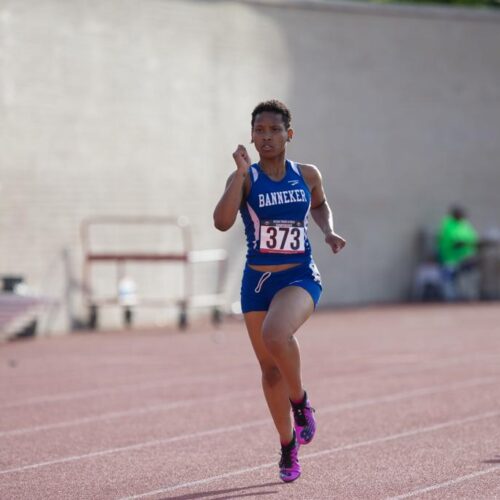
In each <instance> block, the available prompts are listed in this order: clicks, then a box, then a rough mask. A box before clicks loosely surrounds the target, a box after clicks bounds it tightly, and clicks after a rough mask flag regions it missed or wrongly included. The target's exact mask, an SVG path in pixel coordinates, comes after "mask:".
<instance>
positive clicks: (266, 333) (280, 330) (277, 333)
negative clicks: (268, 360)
mask: <svg viewBox="0 0 500 500" xmlns="http://www.w3.org/2000/svg"><path fill="white" fill-rule="evenodd" d="M292 334H293V332H292V331H290V330H289V328H287V327H286V325H284V324H278V323H275V322H269V323H264V325H263V327H262V339H263V341H264V344H265V346H266V348H267V350H268V351H269V352H270V353H272V354H279V353H280V352H281V351H283V350H285V349H287V348H288V343H289V342H290V338H291V336H292Z"/></svg>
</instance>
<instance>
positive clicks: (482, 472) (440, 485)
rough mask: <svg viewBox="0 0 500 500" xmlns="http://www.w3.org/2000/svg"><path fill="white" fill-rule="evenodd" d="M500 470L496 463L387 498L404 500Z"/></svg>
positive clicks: (388, 499)
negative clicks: (487, 467) (486, 467)
mask: <svg viewBox="0 0 500 500" xmlns="http://www.w3.org/2000/svg"><path fill="white" fill-rule="evenodd" d="M495 471H500V465H496V466H494V467H490V468H489V469H484V470H479V471H477V472H473V473H472V474H467V475H465V476H460V477H456V478H455V479H451V480H450V481H445V482H444V483H437V484H433V485H432V486H428V487H427V488H421V489H420V490H413V491H410V492H409V493H405V494H404V495H398V496H397V497H388V498H387V500H402V499H403V498H410V497H414V496H416V495H420V494H421V493H427V492H429V491H434V490H439V489H440V488H446V487H447V486H454V485H455V484H458V483H462V482H463V481H468V480H469V479H474V478H476V477H480V476H484V475H485V474H491V473H492V472H495Z"/></svg>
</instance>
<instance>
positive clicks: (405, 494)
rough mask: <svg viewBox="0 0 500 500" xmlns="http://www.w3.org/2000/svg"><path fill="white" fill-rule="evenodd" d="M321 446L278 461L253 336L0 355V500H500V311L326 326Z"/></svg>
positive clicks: (306, 364)
mask: <svg viewBox="0 0 500 500" xmlns="http://www.w3.org/2000/svg"><path fill="white" fill-rule="evenodd" d="M299 340H300V343H301V349H302V359H303V375H304V381H305V383H306V384H307V385H306V387H307V389H308V392H309V394H310V396H311V399H312V402H313V405H314V406H315V407H316V410H317V413H316V416H317V420H318V433H317V436H316V438H315V440H314V441H313V442H312V443H311V444H310V445H307V446H304V447H302V448H301V450H300V459H301V463H302V469H303V472H302V476H301V478H300V479H299V480H297V481H296V482H295V483H292V484H283V483H281V482H280V481H279V480H278V475H277V462H278V459H279V454H278V450H279V443H278V440H277V437H276V433H275V431H274V429H273V425H272V423H271V419H270V417H269V415H268V411H267V408H266V406H265V403H264V399H263V396H262V394H261V389H260V373H259V369H258V365H257V362H256V360H255V359H254V354H253V352H252V350H251V347H250V343H249V341H248V339H247V336H246V333H245V330H244V326H243V324H242V323H239V322H228V323H226V324H224V325H223V326H222V328H221V329H220V330H217V331H216V330H213V329H212V327H207V326H196V327H194V328H193V329H191V331H189V332H188V333H178V332H174V331H168V332H165V331H161V332H160V331H158V330H156V331H147V330H146V331H133V332H116V333H100V334H92V333H88V334H79V335H71V336H65V337H57V338H49V339H37V340H34V341H23V342H15V343H9V344H3V345H1V346H0V393H1V399H0V498H1V499H3V500H7V499H8V500H10V499H30V500H34V499H51V500H54V499H92V500H94V499H125V498H127V499H132V498H134V499H135V498H151V499H160V498H161V499H167V498H168V499H183V500H187V499H214V500H215V499H217V500H220V499H237V498H245V499H247V498H257V499H267V498H269V499H285V498H286V499H295V498H296V499H334V498H338V499H372V498H373V499H385V498H392V499H395V498H397V499H403V498H421V499H430V498H436V499H447V498H449V499H456V498H466V499H492V498H500V405H499V401H500V384H499V381H500V365H499V354H500V307H499V305H496V304H489V305H474V306H439V307H432V306H431V307H398V308H396V307H395V308H389V307H388V308H380V309H363V310H357V311H336V312H318V313H316V314H315V315H314V317H313V318H311V320H309V322H308V323H307V324H306V325H305V326H304V327H303V328H302V330H301V332H300V333H299Z"/></svg>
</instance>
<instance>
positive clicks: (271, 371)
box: [260, 365, 281, 387]
mask: <svg viewBox="0 0 500 500" xmlns="http://www.w3.org/2000/svg"><path fill="white" fill-rule="evenodd" d="M260 368H261V370H262V381H263V382H264V383H265V384H266V385H268V386H269V387H273V386H275V385H276V384H277V383H278V382H280V380H281V372H280V369H279V368H278V367H277V366H276V365H260Z"/></svg>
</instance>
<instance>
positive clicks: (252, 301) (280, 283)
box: [241, 261, 323, 313]
mask: <svg viewBox="0 0 500 500" xmlns="http://www.w3.org/2000/svg"><path fill="white" fill-rule="evenodd" d="M287 286H298V287H300V288H303V289H304V290H306V292H308V293H309V295H310V296H311V298H312V300H313V302H314V307H315V308H316V304H317V303H318V301H319V298H320V296H321V292H322V290H323V287H322V286H321V277H320V274H319V271H318V268H317V267H316V264H315V263H314V262H313V261H310V262H305V263H304V264H299V265H298V266H295V267H291V268H290V269H285V270H284V271H277V272H274V273H270V272H261V271H256V270H255V269H252V268H251V267H249V266H248V264H247V265H246V266H245V270H244V271H243V280H242V282H241V310H242V311H243V313H247V312H250V311H267V310H268V309H269V306H270V304H271V301H272V300H273V297H274V296H275V295H276V293H277V292H279V291H280V290H281V289H282V288H285V287H287Z"/></svg>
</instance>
